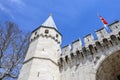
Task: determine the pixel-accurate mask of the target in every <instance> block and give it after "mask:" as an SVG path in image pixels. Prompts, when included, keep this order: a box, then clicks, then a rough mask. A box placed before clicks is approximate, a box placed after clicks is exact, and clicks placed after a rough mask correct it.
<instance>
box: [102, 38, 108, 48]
mask: <svg viewBox="0 0 120 80" xmlns="http://www.w3.org/2000/svg"><path fill="white" fill-rule="evenodd" d="M103 45H104V48H109V42H108V40H107V39H106V38H105V39H103Z"/></svg>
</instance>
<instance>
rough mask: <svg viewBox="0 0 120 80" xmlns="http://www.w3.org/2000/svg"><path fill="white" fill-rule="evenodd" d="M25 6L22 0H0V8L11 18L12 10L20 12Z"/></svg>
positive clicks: (12, 15) (12, 16)
mask: <svg viewBox="0 0 120 80" xmlns="http://www.w3.org/2000/svg"><path fill="white" fill-rule="evenodd" d="M24 6H25V3H24V2H23V1H22V0H6V1H4V0H1V1H0V10H1V11H2V12H4V13H7V14H8V15H9V16H10V17H11V18H13V19H14V12H20V9H22V8H23V7H24Z"/></svg>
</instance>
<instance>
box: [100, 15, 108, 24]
mask: <svg viewBox="0 0 120 80" xmlns="http://www.w3.org/2000/svg"><path fill="white" fill-rule="evenodd" d="M99 18H100V20H101V21H102V23H103V24H104V25H107V24H108V22H107V21H106V20H105V19H104V18H103V17H102V16H99Z"/></svg>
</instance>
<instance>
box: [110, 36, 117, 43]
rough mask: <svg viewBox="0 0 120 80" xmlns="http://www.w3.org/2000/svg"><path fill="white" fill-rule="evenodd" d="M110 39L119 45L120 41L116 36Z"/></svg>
mask: <svg viewBox="0 0 120 80" xmlns="http://www.w3.org/2000/svg"><path fill="white" fill-rule="evenodd" d="M110 38H111V41H112V42H113V43H115V44H118V39H117V38H116V36H115V35H111V36H110Z"/></svg>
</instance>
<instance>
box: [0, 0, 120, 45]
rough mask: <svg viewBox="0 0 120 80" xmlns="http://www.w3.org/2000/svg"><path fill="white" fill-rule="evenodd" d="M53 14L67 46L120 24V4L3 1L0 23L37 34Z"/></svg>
mask: <svg viewBox="0 0 120 80" xmlns="http://www.w3.org/2000/svg"><path fill="white" fill-rule="evenodd" d="M50 13H52V14H53V18H54V20H55V22H56V25H57V28H58V29H59V32H61V34H63V45H67V44H69V43H71V42H72V41H74V40H76V39H78V38H81V39H82V40H83V38H82V37H84V36H85V35H87V34H89V33H93V34H94V35H95V33H94V31H95V30H97V29H100V28H101V27H102V26H103V24H102V23H101V21H100V19H99V18H98V16H97V14H98V13H99V14H100V15H101V16H103V17H104V18H105V19H106V20H107V21H108V23H111V22H114V21H115V20H120V0H0V22H1V21H13V22H15V23H16V24H18V25H19V27H20V28H21V29H22V30H24V31H30V32H31V31H33V30H34V29H35V28H37V27H38V26H40V25H41V24H42V23H43V22H44V21H45V20H46V19H47V17H48V16H49V14H50Z"/></svg>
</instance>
